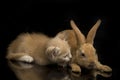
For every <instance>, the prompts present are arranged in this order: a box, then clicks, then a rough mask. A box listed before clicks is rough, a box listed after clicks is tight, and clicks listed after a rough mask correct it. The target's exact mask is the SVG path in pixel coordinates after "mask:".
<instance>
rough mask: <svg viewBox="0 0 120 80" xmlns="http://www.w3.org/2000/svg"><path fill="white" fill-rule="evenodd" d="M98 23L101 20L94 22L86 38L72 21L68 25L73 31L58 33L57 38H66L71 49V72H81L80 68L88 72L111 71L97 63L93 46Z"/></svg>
mask: <svg viewBox="0 0 120 80" xmlns="http://www.w3.org/2000/svg"><path fill="white" fill-rule="evenodd" d="M100 23H101V20H98V21H97V22H96V24H95V25H94V26H93V27H92V28H91V29H90V31H89V32H88V34H87V37H86V38H85V36H84V35H83V34H82V32H81V31H80V30H79V29H78V27H77V26H76V24H75V23H74V21H73V20H71V21H70V25H71V27H72V28H73V30H64V31H62V32H60V33H58V35H57V36H59V37H60V38H64V37H66V38H67V41H68V43H69V45H70V47H71V54H72V56H73V57H72V60H71V63H72V64H70V66H71V67H72V70H73V71H79V72H81V68H80V67H83V68H86V69H90V70H99V71H101V72H104V71H105V72H111V71H112V69H111V68H110V67H109V66H107V65H103V64H101V63H100V62H99V60H98V55H97V53H96V49H95V48H94V46H93V43H94V37H95V34H96V31H97V29H98V27H99V25H100ZM74 63H75V64H74ZM78 65H79V66H80V67H79V66H78Z"/></svg>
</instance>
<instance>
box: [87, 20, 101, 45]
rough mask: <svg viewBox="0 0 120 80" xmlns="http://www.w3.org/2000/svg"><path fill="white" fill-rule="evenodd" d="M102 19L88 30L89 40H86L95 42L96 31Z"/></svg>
mask: <svg viewBox="0 0 120 80" xmlns="http://www.w3.org/2000/svg"><path fill="white" fill-rule="evenodd" d="M100 23H101V20H100V19H99V20H98V21H97V22H96V24H95V25H94V26H93V27H92V28H91V29H90V31H89V32H88V35H87V40H86V42H88V43H91V44H93V40H94V37H95V34H96V31H97V29H98V27H99V26H100Z"/></svg>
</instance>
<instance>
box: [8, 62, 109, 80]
mask: <svg viewBox="0 0 120 80" xmlns="http://www.w3.org/2000/svg"><path fill="white" fill-rule="evenodd" d="M8 63H9V67H10V69H11V70H12V72H13V73H14V76H15V77H16V80H100V79H107V78H108V79H109V80H111V77H110V76H111V75H109V76H107V77H106V78H105V77H103V76H106V75H107V74H102V73H101V75H102V76H100V75H97V76H94V75H93V74H95V73H96V72H94V73H91V72H84V73H74V72H72V71H71V69H70V68H69V67H66V68H62V67H60V66H57V65H48V66H39V65H36V64H27V63H23V62H19V63H18V62H11V61H9V62H8ZM21 64H22V65H21ZM25 65H26V66H29V67H27V68H26V67H23V66H25ZM30 66H31V67H30Z"/></svg>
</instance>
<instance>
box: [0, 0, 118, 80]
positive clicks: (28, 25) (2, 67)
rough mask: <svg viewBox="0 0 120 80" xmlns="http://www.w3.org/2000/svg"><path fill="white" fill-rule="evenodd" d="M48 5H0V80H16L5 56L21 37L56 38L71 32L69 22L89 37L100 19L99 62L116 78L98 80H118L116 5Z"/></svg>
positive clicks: (37, 1) (57, 0)
mask: <svg viewBox="0 0 120 80" xmlns="http://www.w3.org/2000/svg"><path fill="white" fill-rule="evenodd" d="M47 1H48V0H44V1H43V0H34V1H33V0H20V1H19V0H18V1H11V0H10V1H4V3H1V4H3V5H2V7H1V10H2V11H1V24H0V27H1V29H0V80H17V77H16V75H15V73H14V72H13V70H11V68H9V66H8V65H7V61H6V59H5V56H6V53H7V47H8V44H9V43H10V42H11V41H12V40H14V39H15V38H16V36H17V35H18V34H20V33H23V32H43V33H45V34H47V35H49V36H54V35H55V34H56V33H58V32H59V31H62V30H65V29H71V27H70V25H69V21H70V19H73V20H75V22H76V24H77V25H78V27H79V29H80V30H81V31H82V32H83V33H84V34H87V32H88V31H89V29H90V28H91V27H92V25H93V24H94V23H95V22H96V20H98V18H100V19H101V20H102V24H101V27H100V28H99V29H98V31H97V34H96V37H95V43H94V46H95V48H96V49H97V54H98V56H99V60H100V62H101V63H103V64H105V65H108V66H110V67H111V68H112V69H113V75H112V76H111V77H109V78H105V77H102V76H97V79H98V80H119V68H120V67H119V58H120V57H119V50H120V46H119V45H120V39H119V34H120V33H119V32H120V31H119V30H120V29H118V28H119V25H120V24H119V19H120V18H119V6H118V5H117V4H115V2H114V1H113V2H112V4H110V3H109V2H108V3H105V1H96V2H95V3H94V2H91V3H89V2H84V3H82V2H81V0H74V1H72V0H69V1H68V0H67V1H66V0H64V1H63V0H53V1H51V0H49V1H48V2H47ZM86 3H88V4H86ZM116 3H117V2H116ZM113 5H114V6H113ZM96 8H97V9H96ZM50 70H51V69H50ZM28 71H29V70H28ZM62 73H63V72H62ZM63 74H64V73H63ZM66 74H67V75H68V73H65V75H66ZM65 75H63V76H65ZM61 76H62V75H61ZM77 79H78V78H77ZM77 79H76V80H77ZM79 79H80V78H79ZM74 80H75V79H74Z"/></svg>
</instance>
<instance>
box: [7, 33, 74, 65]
mask: <svg viewBox="0 0 120 80" xmlns="http://www.w3.org/2000/svg"><path fill="white" fill-rule="evenodd" d="M6 58H7V59H8V60H17V61H23V62H27V63H31V62H35V63H36V64H39V65H48V64H54V63H57V64H58V65H61V66H66V64H67V63H68V62H69V61H70V58H72V56H71V53H70V46H69V45H68V43H67V41H65V39H60V38H58V37H57V36H55V37H54V38H50V37H48V36H46V35H44V34H42V33H22V34H20V35H19V36H18V37H17V38H16V39H15V40H14V41H13V42H12V43H11V44H10V45H9V47H8V52H7V55H6Z"/></svg>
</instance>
